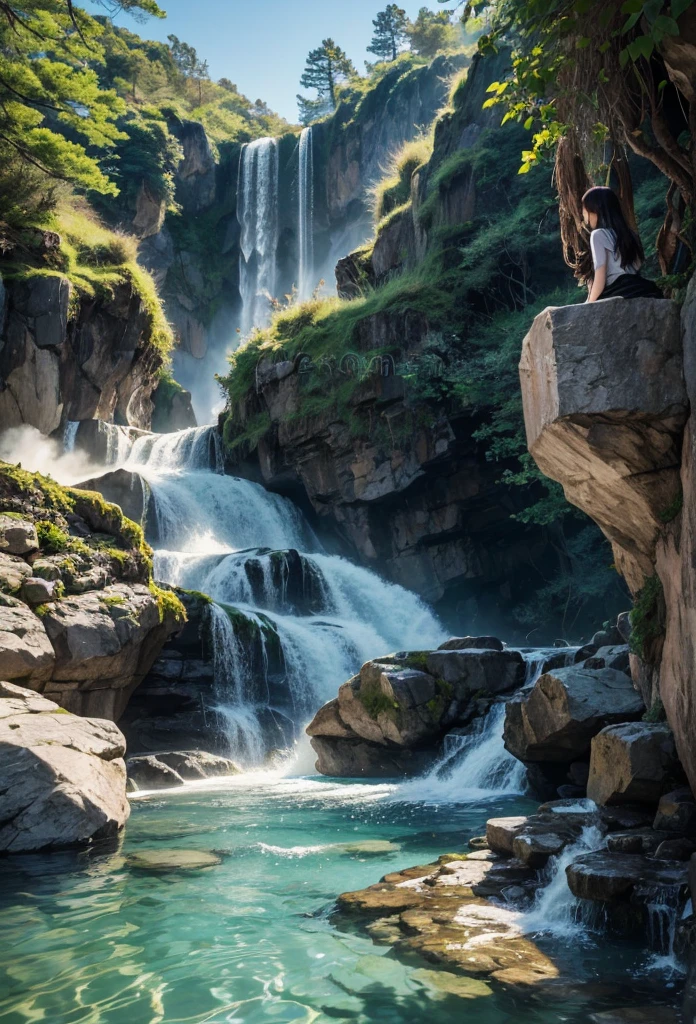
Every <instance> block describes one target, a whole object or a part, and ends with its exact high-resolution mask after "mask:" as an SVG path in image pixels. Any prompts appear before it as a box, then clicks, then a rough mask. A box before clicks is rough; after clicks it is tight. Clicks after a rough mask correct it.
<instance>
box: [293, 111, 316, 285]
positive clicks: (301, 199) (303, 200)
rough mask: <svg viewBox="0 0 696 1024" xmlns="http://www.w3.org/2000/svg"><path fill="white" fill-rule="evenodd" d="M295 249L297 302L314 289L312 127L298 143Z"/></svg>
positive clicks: (306, 129)
mask: <svg viewBox="0 0 696 1024" xmlns="http://www.w3.org/2000/svg"><path fill="white" fill-rule="evenodd" d="M298 206H299V221H298V232H297V237H298V248H299V271H298V282H297V293H298V298H299V300H300V302H304V301H305V300H306V299H309V298H311V296H312V292H313V291H314V287H315V281H314V147H313V139H312V129H311V128H304V129H303V130H302V134H301V135H300V143H299V177H298Z"/></svg>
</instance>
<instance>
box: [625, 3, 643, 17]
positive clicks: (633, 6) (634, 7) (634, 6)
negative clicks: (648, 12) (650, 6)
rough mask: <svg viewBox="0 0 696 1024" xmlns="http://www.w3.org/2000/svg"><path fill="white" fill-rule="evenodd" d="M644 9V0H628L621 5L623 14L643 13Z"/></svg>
mask: <svg viewBox="0 0 696 1024" xmlns="http://www.w3.org/2000/svg"><path fill="white" fill-rule="evenodd" d="M642 10H643V0H626V3H624V4H622V5H621V13H622V14H641V13H642Z"/></svg>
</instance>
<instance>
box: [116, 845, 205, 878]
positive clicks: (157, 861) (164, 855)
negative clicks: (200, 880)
mask: <svg viewBox="0 0 696 1024" xmlns="http://www.w3.org/2000/svg"><path fill="white" fill-rule="evenodd" d="M126 863H127V864H128V867H130V868H134V869H135V870H137V871H152V872H154V873H156V874H167V873H168V872H170V871H201V870H202V869H204V868H214V867H217V866H218V865H219V864H222V858H221V857H220V856H218V854H216V853H209V852H208V851H207V850H166V849H164V850H138V852H137V853H132V854H131V855H130V856H129V857H127V858H126Z"/></svg>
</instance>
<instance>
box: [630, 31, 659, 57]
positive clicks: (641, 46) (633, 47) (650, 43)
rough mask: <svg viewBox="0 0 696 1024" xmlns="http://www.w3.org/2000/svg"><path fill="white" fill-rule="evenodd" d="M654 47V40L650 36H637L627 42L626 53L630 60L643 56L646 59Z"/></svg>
mask: <svg viewBox="0 0 696 1024" xmlns="http://www.w3.org/2000/svg"><path fill="white" fill-rule="evenodd" d="M654 49H655V42H654V40H653V39H651V38H650V36H638V38H637V39H634V40H633V42H631V43H629V44H628V54H629V56H630V58H631V60H632V61H634V62H635V61H637V60H638V59H639V58H640V57H645V59H646V60H647V59H648V58H649V57H650V55H651V54H652V52H653V50H654Z"/></svg>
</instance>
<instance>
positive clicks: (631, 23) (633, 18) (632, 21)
mask: <svg viewBox="0 0 696 1024" xmlns="http://www.w3.org/2000/svg"><path fill="white" fill-rule="evenodd" d="M640 16H641V11H638V13H637V14H632V15H631V17H630V18H629V19H628V20H627V21H626V22H625V23H624V24H623V25H622V26H621V35H622V36H624V35H626V33H627V32H630V31H631V29H632V28H633V27H634V25H636V24H637V23H638V21H639V20H640Z"/></svg>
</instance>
